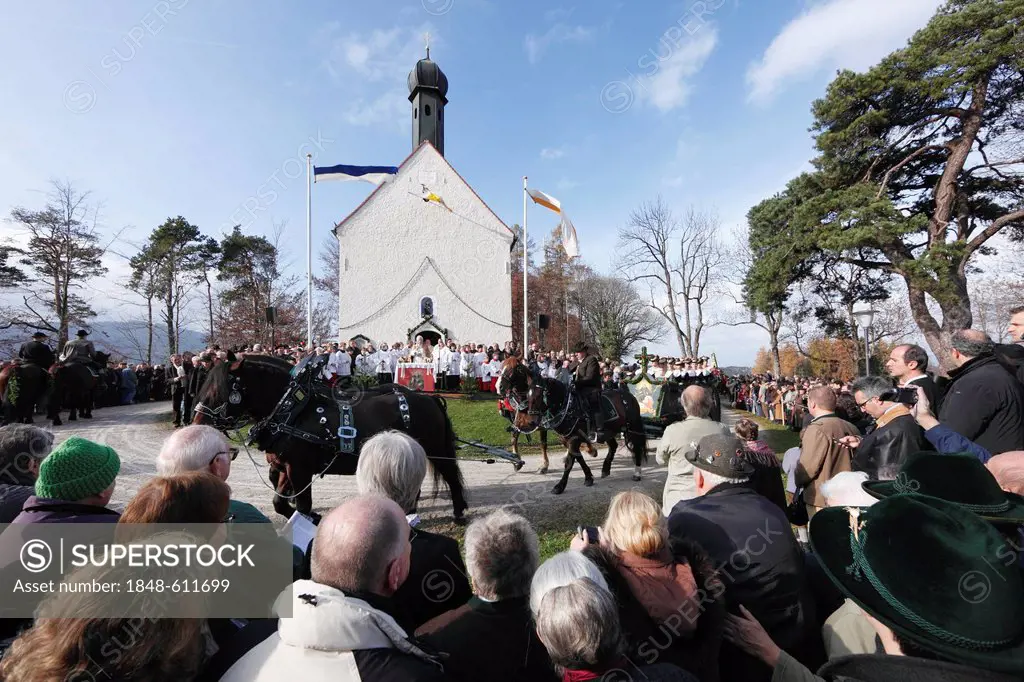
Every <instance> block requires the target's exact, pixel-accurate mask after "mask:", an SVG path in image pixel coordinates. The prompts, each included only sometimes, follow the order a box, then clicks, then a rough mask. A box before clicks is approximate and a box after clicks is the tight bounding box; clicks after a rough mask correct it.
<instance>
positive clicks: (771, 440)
mask: <svg viewBox="0 0 1024 682" xmlns="http://www.w3.org/2000/svg"><path fill="white" fill-rule="evenodd" d="M739 412H740V414H742V415H743V416H744V417H746V418H747V419H751V420H753V421H755V422H757V426H758V428H759V430H760V433H759V434H758V437H759V438H760V439H761V440H763V441H764V442H765V443H767V444H768V445H769V447H771V449H772V450H774V451H775V453H776V454H777V455H778V456H779V457H782V454H783V453H784V452H786V450H789V449H790V448H795V447H799V446H800V434H799V433H798V432H796V431H791V430H790V428H789V427H788V426H786V425H785V424H779V423H776V422H771V421H768V420H767V419H765V418H763V417H755V416H754V415H753V414H752V413H750V412H743V411H739Z"/></svg>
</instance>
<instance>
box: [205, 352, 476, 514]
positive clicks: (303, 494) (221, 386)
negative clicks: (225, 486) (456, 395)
mask: <svg viewBox="0 0 1024 682" xmlns="http://www.w3.org/2000/svg"><path fill="white" fill-rule="evenodd" d="M299 369H300V368H293V367H292V365H291V364H290V363H289V362H287V361H285V360H281V359H279V358H274V357H271V356H264V355H246V356H244V357H243V358H242V359H241V360H238V361H235V362H222V363H220V364H217V365H215V366H214V367H213V369H211V370H210V373H209V375H208V376H207V377H206V381H205V382H204V383H203V386H202V388H200V390H199V394H198V396H197V397H196V400H197V403H196V407H195V417H194V418H193V422H192V423H194V424H208V425H210V426H214V427H216V428H219V429H221V430H229V429H240V428H242V427H243V426H245V425H247V424H253V423H255V425H254V426H253V427H252V430H251V431H250V435H249V440H250V442H253V443H254V444H255V445H256V446H257V447H259V448H260V449H261V450H263V451H264V452H265V453H266V456H267V463H268V464H270V481H271V483H273V484H274V488H275V491H276V492H275V495H274V509H275V510H276V511H277V512H278V513H279V514H282V515H283V516H290V515H291V513H292V508H291V504H290V501H294V505H295V509H297V510H298V511H300V512H302V513H304V514H308V515H311V516H315V514H312V508H313V492H312V481H313V478H314V476H317V475H323V474H339V475H352V474H354V473H355V470H356V462H357V458H358V453H359V449H360V448H361V447H362V444H363V442H365V441H366V439H368V438H370V437H371V436H374V435H376V434H378V433H380V432H382V431H387V430H389V429H397V430H401V431H404V432H405V433H408V434H409V435H410V436H412V437H413V438H415V439H416V440H417V441H418V442H419V443H420V445H422V446H423V449H424V450H426V452H427V458H428V459H429V460H430V463H431V465H432V469H433V473H434V492H435V494H436V492H437V489H438V486H439V482H440V481H441V480H444V482H445V483H446V484H447V486H448V488H449V490H450V491H451V495H452V506H453V508H454V514H455V518H456V519H457V520H458V519H461V518H462V516H463V514H464V513H465V511H466V508H467V506H468V505H467V504H466V499H465V492H464V484H463V480H462V472H461V470H460V469H459V464H458V462H457V461H456V459H455V434H454V431H453V430H452V424H451V420H450V419H449V418H448V413H447V409H446V404H445V402H444V400H443V399H442V398H441V397H439V396H437V397H435V396H431V395H427V394H423V393H416V392H415V391H410V390H408V389H407V388H405V387H402V386H395V385H385V386H378V387H374V388H370V389H360V390H356V389H351V390H350V391H340V390H338V391H333V390H331V389H330V388H329V387H327V386H326V385H325V384H322V383H321V382H320V380H319V379H313V380H310V381H309V382H308V383H307V382H301V385H300V382H298V381H293V378H299V377H303V376H307V375H306V374H305V373H299ZM293 373H294V377H293ZM311 374H318V372H312V373H311ZM339 401H340V403H339ZM286 404H287V407H285V405H286ZM341 404H347V405H349V406H350V408H351V412H350V413H349V415H348V416H349V419H350V423H349V424H344V425H343V424H342V421H343V414H342V410H341V407H340V405H341ZM282 409H283V410H285V412H282ZM285 416H286V417H287V418H285ZM268 418H270V419H268ZM346 429H347V430H346ZM339 432H340V433H341V434H343V435H345V436H346V438H345V440H342V439H341V438H339ZM342 445H347V446H348V449H350V450H351V452H350V453H344V452H342V451H341V446H342Z"/></svg>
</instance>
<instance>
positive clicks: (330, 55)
mask: <svg viewBox="0 0 1024 682" xmlns="http://www.w3.org/2000/svg"><path fill="white" fill-rule="evenodd" d="M340 28H341V27H340V25H338V24H333V25H330V26H328V27H327V28H325V29H324V30H323V31H321V33H320V35H319V37H318V38H319V42H321V43H326V50H327V58H326V60H325V65H326V67H327V70H328V72H329V73H330V74H331V76H333V77H334V79H335V80H336V81H338V82H346V83H350V82H351V80H352V77H353V76H356V77H357V79H358V80H359V81H362V82H368V83H378V82H386V83H389V84H390V83H393V82H394V81H395V80H396V79H398V80H401V81H404V79H405V76H406V75H407V74H408V73H409V70H410V69H411V68H412V67H413V65H414V64H415V63H416V61H417V60H419V59H421V58H422V57H423V55H424V40H423V37H424V34H425V33H428V32H429V33H431V39H430V42H431V44H432V45H437V44H438V40H437V37H436V36H435V35H433V32H432V31H431V28H430V26H429V25H424V26H420V27H418V28H413V27H399V26H395V27H393V28H390V29H387V30H381V29H376V30H374V31H371V32H369V33H365V34H360V33H349V34H347V35H340V34H339V32H340Z"/></svg>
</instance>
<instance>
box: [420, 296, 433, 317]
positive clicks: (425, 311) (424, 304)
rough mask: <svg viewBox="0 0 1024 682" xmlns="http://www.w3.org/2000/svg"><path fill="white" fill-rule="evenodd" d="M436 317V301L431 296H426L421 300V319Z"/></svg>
mask: <svg viewBox="0 0 1024 682" xmlns="http://www.w3.org/2000/svg"><path fill="white" fill-rule="evenodd" d="M433 316H434V299H432V298H431V297H430V296H424V297H423V298H421V299H420V317H433Z"/></svg>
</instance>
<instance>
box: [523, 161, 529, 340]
mask: <svg viewBox="0 0 1024 682" xmlns="http://www.w3.org/2000/svg"><path fill="white" fill-rule="evenodd" d="M527 198H528V195H527V193H526V176H525V175H524V176H523V348H522V351H523V360H526V349H527V348H529V347H530V312H529V310H530V309H529V307H528V305H527V304H528V303H529V296H528V293H527V292H528V286H527V284H528V282H529V279H530V272H529V261H528V258H529V255H530V250H529V249H528V248H527V245H528V244H529V243H530V242H529V239H528V237H527V230H526V209H527V205H528V204H527Z"/></svg>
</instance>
